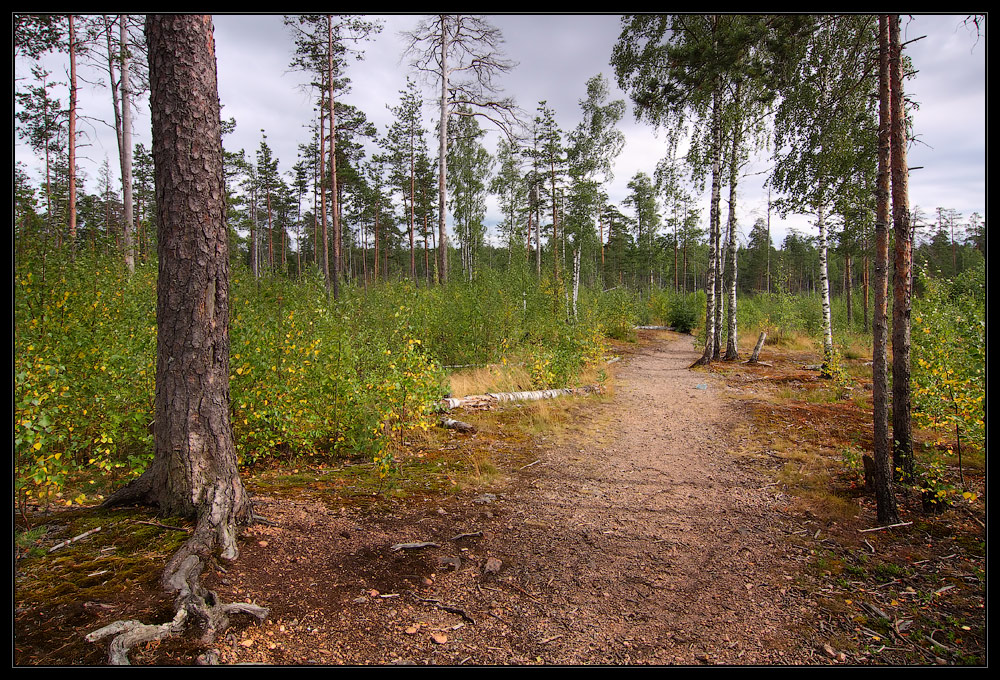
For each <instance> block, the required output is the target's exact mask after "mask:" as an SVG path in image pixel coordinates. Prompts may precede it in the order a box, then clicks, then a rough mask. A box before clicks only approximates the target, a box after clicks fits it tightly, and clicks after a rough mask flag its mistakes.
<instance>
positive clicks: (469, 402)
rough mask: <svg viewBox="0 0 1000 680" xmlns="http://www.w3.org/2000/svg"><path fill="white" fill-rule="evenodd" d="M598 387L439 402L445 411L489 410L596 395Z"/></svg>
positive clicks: (479, 395)
mask: <svg viewBox="0 0 1000 680" xmlns="http://www.w3.org/2000/svg"><path fill="white" fill-rule="evenodd" d="M600 392H601V387H600V385H587V386H585V387H564V388H562V389H556V390H534V391H530V392H494V393H490V394H474V395H470V396H468V397H449V398H447V399H442V400H441V406H442V407H443V408H445V409H448V410H450V409H453V408H460V407H463V408H490V407H492V406H494V405H495V404H499V403H503V402H508V401H536V400H538V399H554V398H555V397H564V396H567V395H571V394H598V393H600Z"/></svg>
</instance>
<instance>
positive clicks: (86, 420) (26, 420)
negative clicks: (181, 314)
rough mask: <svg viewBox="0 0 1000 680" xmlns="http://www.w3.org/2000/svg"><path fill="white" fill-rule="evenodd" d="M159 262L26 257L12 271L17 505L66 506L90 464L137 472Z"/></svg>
mask: <svg viewBox="0 0 1000 680" xmlns="http://www.w3.org/2000/svg"><path fill="white" fill-rule="evenodd" d="M155 275H156V268H155V266H152V267H150V266H140V267H138V268H137V269H136V273H135V274H134V275H133V276H132V277H131V278H129V277H128V276H127V275H126V272H125V268H124V266H123V265H121V264H120V263H119V262H112V261H110V260H106V259H101V260H95V259H93V258H92V257H90V256H88V255H86V254H83V253H79V254H77V257H76V260H75V262H70V261H69V259H68V258H64V257H60V256H59V255H53V254H51V253H50V254H49V255H48V257H47V258H44V259H43V258H37V257H35V256H34V254H30V253H29V254H28V255H26V256H25V257H22V258H19V259H18V260H17V263H16V267H15V275H14V281H15V295H14V317H15V325H14V460H15V492H16V495H17V498H18V500H19V502H21V503H23V502H26V501H27V500H29V499H32V500H37V501H42V502H66V503H70V502H71V501H69V500H68V499H64V498H63V497H62V488H63V486H64V484H65V483H66V480H67V477H68V476H69V475H70V474H71V473H73V472H74V471H76V470H77V469H79V468H81V467H88V466H89V467H90V468H92V469H94V470H95V471H100V472H101V473H102V474H106V475H110V476H111V477H112V478H118V477H121V476H125V477H127V476H128V475H130V474H133V473H137V471H139V470H141V469H142V468H143V467H144V466H145V463H146V462H147V460H148V458H149V455H148V452H149V451H150V447H151V444H152V437H151V434H150V430H149V425H150V423H151V422H152V408H153V401H152V397H153V380H154V376H155V337H156V328H155V303H154V288H155V285H154V281H155Z"/></svg>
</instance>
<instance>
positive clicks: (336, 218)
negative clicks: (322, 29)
mask: <svg viewBox="0 0 1000 680" xmlns="http://www.w3.org/2000/svg"><path fill="white" fill-rule="evenodd" d="M326 20H327V62H328V71H327V77H328V83H327V87H328V89H329V91H330V187H331V189H330V200H331V201H332V202H333V204H332V205H331V206H330V211H331V212H332V213H333V271H332V272H331V273H330V276H331V277H332V278H333V299H334V300H339V299H340V269H341V262H340V259H341V258H340V244H341V237H340V209H339V203H340V201H339V198H340V197H339V195H338V193H337V115H336V106H335V105H334V98H333V17H332V16H330V15H327V17H326Z"/></svg>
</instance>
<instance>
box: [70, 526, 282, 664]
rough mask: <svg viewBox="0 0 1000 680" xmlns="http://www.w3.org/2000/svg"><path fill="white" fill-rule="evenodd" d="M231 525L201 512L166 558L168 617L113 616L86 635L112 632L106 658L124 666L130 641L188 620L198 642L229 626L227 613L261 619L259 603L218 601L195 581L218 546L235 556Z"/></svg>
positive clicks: (167, 633) (170, 630) (167, 632)
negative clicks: (198, 631) (149, 620)
mask: <svg viewBox="0 0 1000 680" xmlns="http://www.w3.org/2000/svg"><path fill="white" fill-rule="evenodd" d="M234 527H235V522H234V521H233V518H232V517H220V515H219V514H218V513H216V512H205V513H203V514H202V516H201V517H200V518H199V520H198V524H197V526H196V527H195V531H194V534H193V535H192V536H191V538H190V539H188V541H187V542H186V543H185V544H184V545H183V546H181V548H180V549H179V550H178V551H177V552H176V553H175V554H174V555H173V557H171V558H170V561H169V562H168V563H167V567H166V569H164V572H163V576H162V577H161V579H160V583H161V584H162V585H163V587H164V588H165V589H166V590H167V592H171V593H177V597H176V599H175V600H174V607H175V611H176V615H175V616H174V618H173V620H172V621H170V622H169V623H164V624H160V625H154V624H144V623H142V622H141V621H134V620H133V621H115V622H114V623H111V624H109V625H107V626H104V627H103V628H101V629H99V630H95V631H94V632H92V633H90V634H88V635H87V636H86V639H87V640H88V641H90V642H96V641H97V640H101V639H103V638H105V637H108V636H111V635H114V638H113V639H112V640H111V643H110V645H109V647H108V663H109V664H110V665H115V666H122V665H129V657H128V655H129V651H130V650H131V649H132V648H133V647H134V646H136V645H138V644H142V643H145V642H151V641H153V640H161V639H163V638H167V637H172V636H174V635H177V634H179V633H182V632H183V631H184V629H185V628H186V627H187V625H189V624H190V623H191V622H197V623H198V624H199V625H200V626H201V628H202V636H201V642H202V643H203V644H206V645H208V644H211V643H212V641H213V640H214V639H215V636H216V635H217V634H219V633H222V632H224V631H225V630H226V629H227V628H229V625H230V620H229V619H230V616H231V615H233V614H248V615H250V616H253V617H255V618H256V619H258V620H259V621H263V620H264V619H266V618H267V615H268V610H267V609H266V608H265V607H260V606H257V605H254V604H247V603H243V602H233V603H220V602H218V600H217V596H216V594H215V592H214V591H211V590H208V589H207V588H205V587H204V586H203V585H202V583H201V575H202V573H203V572H204V570H205V567H206V565H207V563H208V560H209V559H210V557H211V555H212V553H213V552H214V551H215V550H217V549H219V550H220V551H221V556H222V558H223V559H227V560H234V559H236V557H237V556H238V550H237V548H236V539H235V530H234ZM210 658H214V656H212V657H210Z"/></svg>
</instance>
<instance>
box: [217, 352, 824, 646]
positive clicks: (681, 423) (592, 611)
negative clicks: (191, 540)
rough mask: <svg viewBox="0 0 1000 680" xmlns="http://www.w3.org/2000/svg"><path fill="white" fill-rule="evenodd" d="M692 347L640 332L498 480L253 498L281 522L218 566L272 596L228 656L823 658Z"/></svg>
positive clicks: (773, 500)
mask: <svg viewBox="0 0 1000 680" xmlns="http://www.w3.org/2000/svg"><path fill="white" fill-rule="evenodd" d="M698 356H699V353H698V352H696V351H694V349H693V348H692V342H691V338H690V337H688V336H675V335H672V334H670V336H669V338H668V339H666V340H657V341H655V342H653V343H651V344H645V345H643V346H642V347H641V349H639V351H638V352H637V353H636V354H635V355H634V356H633V357H632V358H631V359H630V360H629V361H628V362H626V365H625V366H623V367H622V368H621V369H619V371H618V374H617V382H616V390H615V395H614V396H613V398H611V399H608V400H606V401H604V402H601V403H597V402H595V401H594V400H589V401H590V403H588V404H586V406H585V407H581V408H580V409H579V412H580V413H584V414H586V417H585V418H581V419H580V420H579V421H578V422H576V423H574V424H572V425H571V426H569V427H568V428H566V430H565V431H564V432H563V433H562V434H561V435H560V436H559V437H558V440H557V441H544V440H542V441H540V442H537V446H538V448H537V450H536V452H535V453H536V458H537V461H536V463H535V464H532V465H529V466H528V467H526V468H524V469H522V470H521V471H519V472H517V473H516V474H515V475H514V478H513V479H512V480H511V481H510V482H509V483H508V484H507V485H505V486H504V487H503V488H502V489H500V490H498V491H497V493H496V494H495V496H496V497H495V498H492V497H487V498H484V497H483V496H482V494H479V495H478V496H476V497H474V496H473V495H465V496H460V497H459V498H458V499H457V500H456V501H455V502H454V503H453V504H452V505H447V506H433V507H429V506H424V507H420V508H412V507H406V508H402V507H400V508H399V511H398V512H395V513H387V514H381V515H361V514H357V515H355V514H353V513H351V512H344V511H343V510H340V511H338V510H336V509H334V510H331V509H329V508H325V507H324V506H322V505H321V504H320V503H319V502H318V501H317V502H310V501H308V500H301V501H299V500H296V501H286V500H285V499H281V500H280V501H278V500H274V501H272V502H267V501H268V499H266V498H265V499H264V500H265V507H266V508H267V511H268V513H269V516H270V517H271V518H272V519H275V520H277V521H278V522H279V524H280V525H281V526H280V527H276V528H275V527H259V528H255V529H254V530H252V532H251V534H252V536H251V540H250V541H249V542H248V544H247V546H246V548H245V550H244V553H243V556H242V557H241V559H240V562H239V570H238V572H236V573H230V574H227V575H226V576H225V578H224V580H223V581H221V582H220V583H218V584H216V585H217V586H218V587H219V590H220V592H222V593H223V594H224V595H225V594H231V595H233V596H235V597H240V598H243V597H247V598H249V599H253V600H254V601H256V602H259V603H263V604H269V605H270V606H271V607H272V616H271V618H270V619H269V620H268V622H266V623H265V624H263V625H261V626H253V627H251V628H249V629H247V630H245V631H243V633H242V634H241V637H240V638H237V637H236V636H231V637H230V639H229V640H228V644H224V645H222V647H223V648H222V650H221V651H222V656H223V661H224V662H239V661H257V662H264V663H282V664H302V663H350V664H389V663H413V664H490V665H494V664H495V665H509V664H527V663H548V664H705V663H709V664H790V663H823V662H825V661H827V660H826V659H824V658H821V657H819V656H817V654H816V652H815V650H816V645H815V643H814V642H809V641H807V640H806V639H804V638H803V637H802V636H808V635H810V634H812V633H814V631H815V626H814V625H812V624H811V623H808V622H809V620H810V619H811V611H810V603H809V602H808V601H807V600H805V599H803V598H802V596H800V595H798V594H797V592H798V591H797V590H796V589H795V588H794V587H792V585H793V582H792V579H793V576H792V575H791V573H786V570H787V569H789V568H790V567H789V565H790V564H793V562H792V561H791V558H792V557H794V555H793V553H794V549H793V548H791V547H790V546H789V543H788V541H787V540H786V539H787V536H788V534H787V533H786V529H785V528H783V527H784V525H785V520H784V519H783V515H781V514H780V513H779V512H778V510H777V508H778V505H779V503H780V502H781V501H780V498H779V497H778V496H777V494H776V491H775V488H774V487H773V486H769V485H768V484H767V483H766V481H765V480H764V479H763V478H762V477H761V476H760V475H759V474H758V473H756V472H754V471H753V470H752V469H751V468H750V467H749V466H746V465H742V464H740V462H739V460H740V459H739V457H738V456H736V455H734V454H733V453H732V450H733V447H735V446H737V445H738V442H736V441H735V437H736V434H735V433H736V432H738V426H739V424H740V422H741V418H742V417H743V416H742V410H741V407H740V405H739V402H738V401H737V400H735V399H731V398H729V397H727V396H726V394H725V387H724V385H723V382H722V381H721V380H720V379H718V378H716V377H714V376H712V375H711V374H709V373H706V372H702V371H693V370H690V369H689V366H690V365H691V363H692V362H693V361H694V360H695V359H697V357H698ZM478 532H482V533H481V534H479V533H478ZM470 533H475V534H476V535H474V536H466V537H464V538H460V539H455V538H453V537H455V536H457V535H459V534H470ZM429 539H430V540H434V541H435V542H436V543H437V544H438V547H433V548H427V549H421V550H399V551H392V550H391V546H392V545H394V544H397V543H401V542H407V541H426V540H429ZM262 541H263V543H264V545H261V542H262ZM497 568H498V570H496V569H497ZM279 595H280V596H279Z"/></svg>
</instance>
